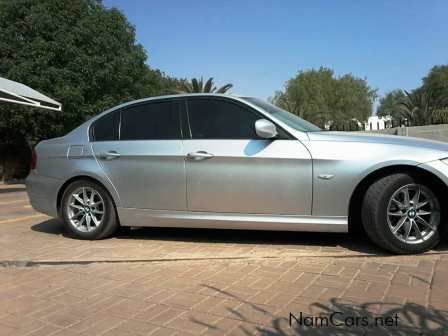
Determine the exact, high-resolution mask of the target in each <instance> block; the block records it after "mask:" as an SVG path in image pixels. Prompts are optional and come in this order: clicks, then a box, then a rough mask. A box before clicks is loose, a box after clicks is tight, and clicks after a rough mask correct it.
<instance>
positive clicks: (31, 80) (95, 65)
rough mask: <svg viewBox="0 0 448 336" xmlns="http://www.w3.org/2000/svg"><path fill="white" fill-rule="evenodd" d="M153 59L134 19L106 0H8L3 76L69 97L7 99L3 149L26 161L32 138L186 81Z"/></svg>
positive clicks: (1, 46) (3, 11)
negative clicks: (57, 105)
mask: <svg viewBox="0 0 448 336" xmlns="http://www.w3.org/2000/svg"><path fill="white" fill-rule="evenodd" d="M146 60H147V55H146V52H145V50H144V49H143V47H142V46H141V45H140V44H138V43H136V40H135V31H134V27H133V26H132V25H131V24H130V23H129V22H128V21H127V19H126V17H125V16H124V15H123V14H122V13H121V12H120V11H119V10H117V9H115V8H111V9H107V8H105V7H104V6H103V5H102V3H101V1H100V0H73V1H60V0H39V1H35V0H17V1H4V0H1V1H0V76H2V77H5V78H8V79H11V80H15V81H18V82H22V83H24V84H26V85H29V86H31V87H32V88H34V89H36V90H38V91H41V92H42V93H44V94H46V95H48V96H49V97H52V98H53V99H55V100H57V101H59V102H61V103H62V109H63V111H62V113H61V112H55V111H46V110H42V109H36V108H31V107H24V106H20V105H14V104H8V103H0V157H2V158H3V160H7V161H8V160H12V159H14V160H15V161H18V160H19V161H20V162H22V164H23V163H24V162H25V161H26V159H25V157H20V158H18V157H17V155H18V154H17V153H19V152H29V149H26V148H25V150H24V148H23V147H24V146H26V144H27V143H36V142H37V141H39V140H41V139H45V138H50V137H55V136H60V135H63V134H65V133H66V132H68V131H69V130H71V129H73V128H74V127H75V126H77V125H79V124H80V123H81V122H83V121H84V120H86V119H88V118H90V117H91V116H93V115H95V114H97V113H99V112H102V111H104V110H105V109H107V108H110V107H112V106H114V105H117V104H119V103H122V102H125V101H129V100H133V99H137V98H143V97H147V96H153V95H158V94H161V93H164V92H167V91H169V90H170V89H172V88H173V87H174V86H176V85H177V84H179V81H178V80H176V79H174V78H169V77H166V76H164V74H163V73H161V72H160V71H158V70H153V69H150V68H149V67H148V65H147V64H146ZM0 164H1V162H0ZM3 165H4V163H3ZM12 165H15V164H14V163H12ZM9 166H11V164H10V165H9Z"/></svg>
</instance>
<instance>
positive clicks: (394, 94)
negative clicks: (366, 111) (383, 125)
mask: <svg viewBox="0 0 448 336" xmlns="http://www.w3.org/2000/svg"><path fill="white" fill-rule="evenodd" d="M406 97H407V96H406V94H405V93H404V92H403V90H400V89H398V90H393V91H390V92H388V93H387V94H386V95H385V96H384V97H382V98H380V104H379V105H378V109H377V112H376V114H377V115H378V116H380V117H385V116H387V115H390V116H391V117H392V118H394V119H397V120H400V119H401V118H402V117H403V116H402V111H401V108H400V103H401V102H403V101H404V100H405V99H406Z"/></svg>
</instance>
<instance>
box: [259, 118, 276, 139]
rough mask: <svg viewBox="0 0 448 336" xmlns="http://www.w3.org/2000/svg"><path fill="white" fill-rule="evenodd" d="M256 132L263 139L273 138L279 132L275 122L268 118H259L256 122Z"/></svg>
mask: <svg viewBox="0 0 448 336" xmlns="http://www.w3.org/2000/svg"><path fill="white" fill-rule="evenodd" d="M255 132H256V133H257V135H258V136H259V137H260V138H263V139H272V138H275V137H276V136H277V134H278V133H277V127H275V124H274V123H273V122H271V121H269V120H267V119H259V120H257V121H256V122H255Z"/></svg>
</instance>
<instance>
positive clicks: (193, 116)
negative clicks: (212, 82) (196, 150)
mask: <svg viewBox="0 0 448 336" xmlns="http://www.w3.org/2000/svg"><path fill="white" fill-rule="evenodd" d="M260 118H261V117H260V116H259V115H258V114H257V113H255V112H253V111H251V110H249V109H247V108H244V107H243V106H241V105H239V104H236V103H233V102H229V101H225V100H221V99H191V100H189V102H188V120H189V122H190V130H191V136H192V138H193V139H258V138H259V137H258V136H257V134H256V133H255V122H256V121H257V120H258V119H260Z"/></svg>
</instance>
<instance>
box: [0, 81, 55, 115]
mask: <svg viewBox="0 0 448 336" xmlns="http://www.w3.org/2000/svg"><path fill="white" fill-rule="evenodd" d="M0 101H6V102H10V103H16V104H23V105H30V106H35V107H40V108H44V109H48V110H56V111H61V107H62V106H61V104H60V103H58V102H57V101H55V100H53V99H51V98H49V97H47V96H45V95H43V94H42V93H40V92H38V91H36V90H33V89H32V88H30V87H28V86H26V85H24V84H22V83H18V82H14V81H12V80H9V79H6V78H2V77H0Z"/></svg>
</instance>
